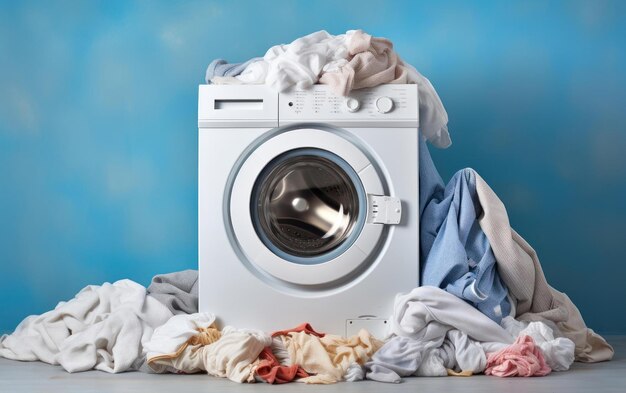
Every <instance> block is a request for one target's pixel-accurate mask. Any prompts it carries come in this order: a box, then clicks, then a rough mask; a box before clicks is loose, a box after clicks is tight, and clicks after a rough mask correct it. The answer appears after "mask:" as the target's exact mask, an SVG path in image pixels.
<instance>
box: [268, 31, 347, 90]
mask: <svg viewBox="0 0 626 393" xmlns="http://www.w3.org/2000/svg"><path fill="white" fill-rule="evenodd" d="M350 34H352V32H351V31H348V32H347V33H346V34H340V35H337V36H333V35H331V34H328V33H327V32H326V31H324V30H321V31H316V32H315V33H311V34H309V35H306V36H304V37H300V38H298V39H296V40H294V41H293V42H292V43H290V44H283V45H275V46H273V47H271V48H270V49H269V50H268V51H267V52H266V53H265V56H263V60H265V61H266V62H267V63H268V65H269V67H268V70H267V77H266V79H265V84H267V85H269V86H271V87H272V88H274V89H275V90H278V91H281V92H282V91H285V90H287V89H289V88H290V87H292V86H296V87H297V88H299V89H306V88H308V87H311V85H313V84H314V83H316V82H317V81H318V79H319V76H320V73H321V72H322V69H323V68H324V66H325V65H326V64H328V63H330V62H333V61H336V60H339V59H345V58H347V57H348V48H347V46H346V37H347V36H349V35H350Z"/></svg>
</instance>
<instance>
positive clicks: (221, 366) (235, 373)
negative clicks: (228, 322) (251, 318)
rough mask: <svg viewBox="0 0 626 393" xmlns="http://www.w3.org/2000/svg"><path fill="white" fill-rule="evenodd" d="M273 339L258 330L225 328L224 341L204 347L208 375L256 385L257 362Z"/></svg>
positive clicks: (222, 339)
mask: <svg viewBox="0 0 626 393" xmlns="http://www.w3.org/2000/svg"><path fill="white" fill-rule="evenodd" d="M271 344H272V338H271V337H270V336H269V335H267V334H266V333H263V332H261V331H258V330H251V329H235V328H233V327H230V326H226V327H225V328H224V329H223V330H222V337H221V338H220V339H219V340H217V341H216V342H214V343H213V344H211V345H207V346H205V347H202V349H201V350H202V351H203V353H202V356H203V361H204V367H205V369H206V372H207V373H208V374H209V375H213V376H215V377H222V378H223V377H226V378H228V379H230V380H231V381H234V382H239V383H242V382H254V381H255V380H254V372H255V371H256V368H255V366H256V364H255V360H256V359H257V358H258V357H259V354H260V353H261V351H262V350H263V348H265V347H267V346H268V345H271Z"/></svg>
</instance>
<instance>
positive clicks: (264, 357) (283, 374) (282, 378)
mask: <svg viewBox="0 0 626 393" xmlns="http://www.w3.org/2000/svg"><path fill="white" fill-rule="evenodd" d="M259 359H261V362H260V363H259V366H258V367H257V369H256V373H257V375H258V376H259V377H261V379H263V380H264V381H265V382H267V383H276V384H278V383H287V382H291V381H293V380H294V379H297V378H304V377H308V376H309V374H308V373H307V372H306V371H304V369H303V368H302V367H300V366H299V365H297V364H293V365H291V366H281V365H280V363H278V359H276V356H274V354H273V353H272V348H271V347H265V348H263V351H261V353H260V354H259Z"/></svg>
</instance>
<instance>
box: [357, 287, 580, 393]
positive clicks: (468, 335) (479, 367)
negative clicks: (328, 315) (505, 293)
mask: <svg viewBox="0 0 626 393" xmlns="http://www.w3.org/2000/svg"><path fill="white" fill-rule="evenodd" d="M390 322H391V333H392V335H393V337H391V338H390V339H389V340H388V341H387V342H386V343H385V345H384V346H383V347H382V348H381V349H380V350H378V352H376V353H375V354H374V355H373V356H372V360H371V361H370V362H368V363H367V364H366V365H365V368H366V378H367V379H373V380H376V381H381V382H392V383H398V382H400V380H401V378H402V377H405V376H412V375H415V376H428V377H434V376H445V375H448V372H447V371H448V369H451V370H454V371H457V372H458V371H464V372H467V371H470V372H472V373H480V372H483V371H484V370H485V367H486V365H487V356H486V354H487V353H490V352H495V351H498V350H500V349H502V348H505V347H507V346H508V345H510V344H511V343H512V342H513V340H514V338H515V337H518V336H522V335H528V336H531V337H532V338H533V339H534V340H535V342H536V344H537V345H538V346H539V347H540V348H541V351H542V353H543V355H544V357H545V359H546V362H547V363H548V365H549V366H550V368H551V369H552V370H554V371H564V370H567V369H569V367H570V365H571V364H572V362H573V361H574V343H573V342H572V341H571V340H570V339H568V338H564V337H558V338H555V337H554V333H553V331H552V329H551V328H550V327H549V326H548V325H546V324H545V323H543V322H531V323H528V322H524V321H517V320H515V319H514V318H513V317H511V316H508V317H506V318H504V319H503V320H502V326H500V325H498V324H496V323H495V322H493V321H492V320H491V319H489V318H488V317H486V316H485V315H484V314H482V313H481V312H480V311H478V310H476V309H475V308H474V307H472V306H471V305H469V304H468V303H466V302H464V301H463V300H461V299H459V298H457V297H456V296H454V295H452V294H450V293H448V292H446V291H444V290H442V289H440V288H436V287H428V286H424V287H420V288H416V289H414V290H412V291H411V292H409V293H407V294H400V295H397V296H396V301H395V304H394V314H393V316H392V318H391V321H390ZM557 334H558V332H557Z"/></svg>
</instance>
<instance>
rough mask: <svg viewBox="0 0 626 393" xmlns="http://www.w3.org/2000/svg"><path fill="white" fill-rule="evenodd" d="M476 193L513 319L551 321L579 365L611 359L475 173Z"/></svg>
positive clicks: (602, 342) (604, 344)
mask: <svg viewBox="0 0 626 393" xmlns="http://www.w3.org/2000/svg"><path fill="white" fill-rule="evenodd" d="M476 191H477V193H478V198H479V200H480V204H481V206H482V208H483V214H482V216H481V217H480V218H479V222H480V227H481V228H482V230H483V231H484V232H485V234H486V235H487V238H488V239H489V244H491V248H492V249H493V253H494V255H495V257H496V260H497V263H498V272H499V274H500V277H501V278H502V280H503V281H504V283H505V284H506V286H507V287H508V289H509V294H510V295H511V297H512V298H513V300H514V301H515V302H516V318H517V319H521V320H526V321H551V322H554V323H555V324H556V325H557V327H558V328H559V330H560V331H561V333H562V334H563V335H564V336H565V337H567V338H569V339H570V340H572V341H573V342H574V344H575V345H576V350H575V356H576V360H577V361H579V362H600V361H604V360H610V359H612V358H613V348H612V347H611V346H610V345H609V344H608V343H607V342H606V341H605V340H604V339H603V338H602V337H601V336H600V335H598V334H596V333H595V332H594V331H593V330H591V329H589V328H587V326H586V325H585V321H584V320H583V318H582V316H581V315H580V312H579V311H578V309H577V308H576V306H575V305H574V303H572V301H571V300H570V299H569V297H567V295H566V294H564V293H562V292H559V291H557V290H555V289H554V288H552V287H550V285H548V282H547V281H546V277H545V275H544V274H543V270H542V269H541V263H540V262H539V258H538V257H537V253H536V252H535V250H533V248H532V247H531V246H530V245H529V244H528V243H527V242H526V241H525V240H524V239H523V238H522V237H521V236H520V235H519V234H518V233H517V232H515V231H514V230H513V229H512V228H511V225H510V224H509V218H508V215H507V212H506V208H505V207H504V204H503V203H502V201H501V200H500V199H499V198H498V196H497V195H496V194H495V193H494V192H493V190H492V189H491V188H490V187H489V185H488V184H487V183H486V182H485V180H483V178H482V177H480V176H479V175H478V174H476Z"/></svg>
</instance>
